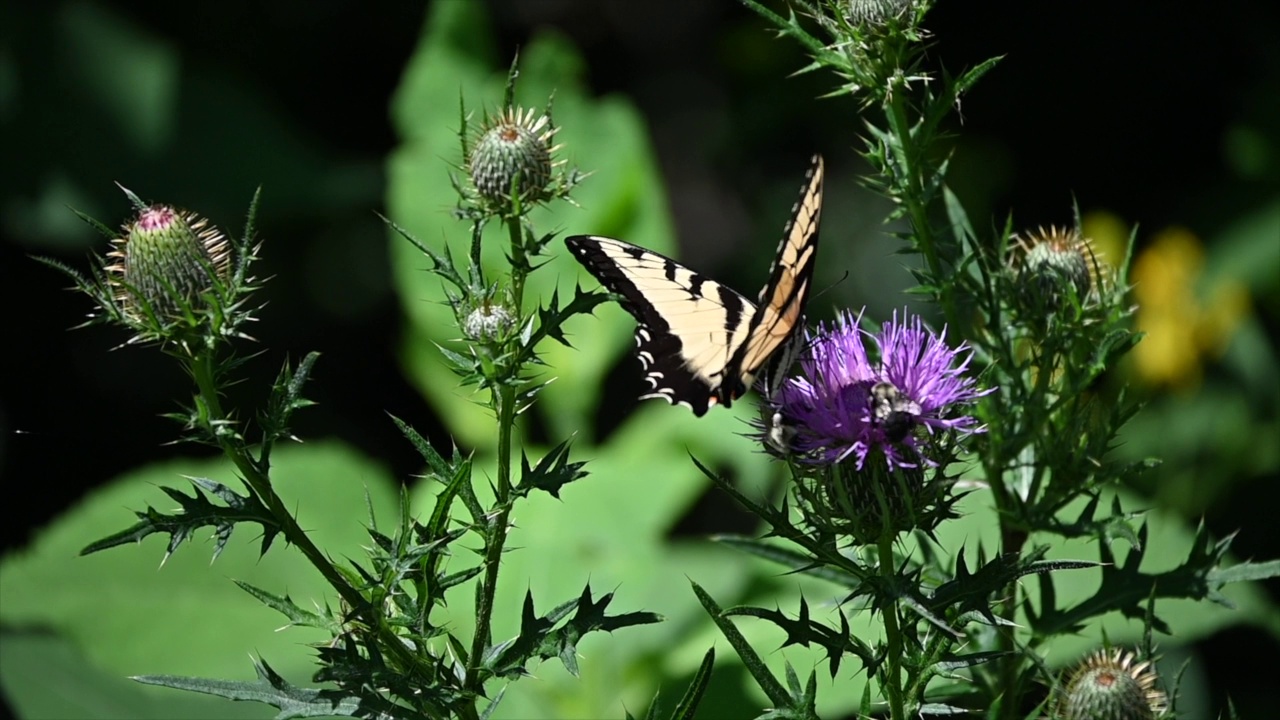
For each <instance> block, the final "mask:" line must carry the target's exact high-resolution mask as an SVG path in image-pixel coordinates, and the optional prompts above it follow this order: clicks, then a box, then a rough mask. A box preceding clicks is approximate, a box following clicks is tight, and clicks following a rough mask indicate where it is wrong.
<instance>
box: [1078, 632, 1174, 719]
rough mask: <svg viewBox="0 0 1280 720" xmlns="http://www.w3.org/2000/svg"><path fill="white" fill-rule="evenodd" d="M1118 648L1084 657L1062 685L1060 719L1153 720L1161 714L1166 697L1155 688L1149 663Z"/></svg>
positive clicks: (1154, 676) (1153, 675) (1154, 679)
mask: <svg viewBox="0 0 1280 720" xmlns="http://www.w3.org/2000/svg"><path fill="white" fill-rule="evenodd" d="M1135 659H1136V656H1135V655H1134V654H1133V653H1131V652H1124V651H1123V650H1121V649H1120V648H1111V649H1107V650H1099V651H1098V652H1096V653H1094V654H1092V655H1090V656H1089V657H1087V658H1085V660H1084V662H1082V663H1080V665H1079V666H1078V667H1077V668H1076V669H1075V670H1073V671H1072V672H1071V675H1070V676H1069V677H1068V678H1067V679H1066V680H1065V681H1064V682H1063V685H1062V688H1061V690H1060V695H1059V697H1058V703H1057V712H1056V713H1055V717H1056V718H1058V719H1059V720H1154V719H1155V718H1158V717H1160V715H1161V714H1163V713H1164V711H1165V708H1166V702H1165V700H1166V698H1165V694H1164V693H1163V692H1162V691H1160V690H1159V689H1157V688H1156V686H1155V685H1156V674H1155V672H1154V671H1152V669H1151V663H1150V662H1149V661H1143V662H1140V663H1135V662H1134V660H1135Z"/></svg>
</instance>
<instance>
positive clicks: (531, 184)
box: [467, 108, 559, 206]
mask: <svg viewBox="0 0 1280 720" xmlns="http://www.w3.org/2000/svg"><path fill="white" fill-rule="evenodd" d="M534 114H535V113H534V111H533V110H532V109H530V110H528V111H525V112H521V110H520V109H519V108H508V109H507V110H505V111H504V112H503V113H502V114H500V115H499V116H498V117H497V118H496V119H495V120H494V122H493V123H492V124H491V125H488V126H487V127H484V128H482V129H481V132H480V137H479V138H478V139H477V140H476V143H475V146H474V147H473V148H472V149H471V153H470V156H469V157H468V158H467V166H468V169H469V170H470V173H471V182H472V183H473V184H475V187H476V190H477V191H479V193H480V195H481V196H482V197H484V198H485V199H486V200H488V201H489V202H491V203H494V204H496V205H499V206H506V205H507V204H509V203H510V201H511V189H512V185H513V183H514V184H515V185H516V187H517V195H518V196H519V198H520V200H521V201H522V202H525V201H534V200H538V199H540V198H542V197H543V195H544V194H545V192H546V189H547V185H548V184H549V183H550V182H551V170H552V168H553V167H554V165H555V163H553V162H552V157H551V156H552V154H554V153H555V151H556V150H558V149H559V146H555V147H552V146H551V144H550V143H551V138H552V136H554V135H555V133H556V130H557V129H558V128H555V127H552V126H551V118H550V117H549V116H547V115H542V116H539V117H537V118H536V119H535V117H534Z"/></svg>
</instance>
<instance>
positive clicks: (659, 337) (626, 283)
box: [565, 235, 755, 415]
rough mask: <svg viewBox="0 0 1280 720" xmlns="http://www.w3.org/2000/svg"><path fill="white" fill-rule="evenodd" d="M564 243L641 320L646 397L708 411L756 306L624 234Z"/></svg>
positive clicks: (640, 352)
mask: <svg viewBox="0 0 1280 720" xmlns="http://www.w3.org/2000/svg"><path fill="white" fill-rule="evenodd" d="M565 243H566V245H568V247H569V250H570V251H571V252H573V254H574V257H576V258H578V260H579V262H581V263H582V264H583V265H584V266H586V268H587V269H588V270H590V271H591V274H592V275H595V277H596V279H598V280H599V281H600V283H601V284H602V285H604V286H605V287H607V288H608V289H609V290H611V291H613V292H615V293H617V294H619V295H621V296H622V297H623V298H624V299H625V302H624V303H623V307H624V308H625V309H626V310H627V312H629V313H631V315H632V316H633V317H634V318H635V319H636V322H637V325H636V345H637V348H636V354H637V355H638V356H639V358H640V362H641V364H642V366H643V367H644V371H645V380H646V381H647V382H648V383H649V385H650V388H651V392H649V393H648V394H646V395H645V396H644V397H661V398H664V399H666V400H667V401H668V402H671V403H680V404H684V405H688V406H689V408H690V409H691V410H693V412H694V414H695V415H702V414H704V413H706V411H707V408H708V407H710V406H711V405H713V404H715V402H716V400H717V392H718V389H719V387H720V385H721V383H722V381H723V378H724V369H725V366H726V365H727V364H728V362H729V358H730V356H731V355H732V350H731V349H732V348H736V347H738V346H739V345H741V344H742V342H743V339H744V338H745V337H746V333H747V326H748V325H749V323H750V322H751V318H752V317H753V316H754V314H755V305H753V304H752V303H751V301H749V300H747V299H746V298H745V297H743V296H742V295H739V294H738V293H736V292H734V291H733V290H732V289H730V288H728V287H726V286H724V285H722V284H720V283H718V282H716V281H714V280H710V279H708V278H706V277H705V276H703V275H699V274H698V273H696V272H694V271H692V270H690V269H688V268H686V267H684V266H683V265H681V264H680V263H677V262H676V261H674V260H672V259H671V258H668V257H666V256H664V255H660V254H658V253H655V252H652V251H650V250H645V249H644V248H641V247H638V246H635V245H632V244H630V243H625V242H622V241H621V240H614V239H612V238H606V237H598V236H591V235H580V236H575V237H570V238H567V239H566V240H565Z"/></svg>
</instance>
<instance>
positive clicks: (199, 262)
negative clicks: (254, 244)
mask: <svg viewBox="0 0 1280 720" xmlns="http://www.w3.org/2000/svg"><path fill="white" fill-rule="evenodd" d="M112 245H113V249H112V250H111V252H109V253H108V257H111V258H114V262H112V263H111V265H109V266H108V267H107V270H108V271H109V272H110V273H111V278H112V284H113V287H114V292H115V299H116V302H117V303H118V304H119V306H120V308H121V309H122V310H123V311H124V313H125V314H126V315H127V316H129V317H132V318H134V319H135V320H138V321H145V320H146V319H147V318H148V317H149V316H154V318H155V319H157V320H160V321H165V320H173V319H177V318H179V317H182V316H183V314H184V312H185V311H186V310H190V309H197V308H199V307H200V306H201V303H202V298H203V297H204V294H205V293H207V292H210V291H212V290H213V289H214V288H215V286H216V285H217V284H218V283H222V282H225V281H226V280H227V278H228V273H229V268H230V258H231V249H230V245H229V243H228V242H227V240H226V238H225V237H223V235H222V233H221V232H219V231H218V229H217V228H216V227H213V226H212V225H210V224H209V223H208V221H206V220H205V219H203V218H201V217H199V216H197V215H194V214H192V213H186V212H181V211H179V210H175V209H174V208H172V207H170V206H167V205H153V206H151V207H148V208H146V209H144V210H142V212H140V213H139V214H138V217H137V218H135V219H134V220H133V221H131V222H129V223H126V224H125V226H124V228H123V233H122V235H121V236H120V237H118V238H116V239H115V240H114V241H112Z"/></svg>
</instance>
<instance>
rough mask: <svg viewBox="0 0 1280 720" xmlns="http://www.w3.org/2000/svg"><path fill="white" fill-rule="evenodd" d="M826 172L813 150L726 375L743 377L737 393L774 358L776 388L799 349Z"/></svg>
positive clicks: (771, 374) (768, 381) (770, 376)
mask: <svg viewBox="0 0 1280 720" xmlns="http://www.w3.org/2000/svg"><path fill="white" fill-rule="evenodd" d="M824 175H825V168H824V165H823V162H822V156H821V155H814V156H813V159H812V161H811V163H810V165H809V171H808V173H806V174H805V179H804V184H803V186H802V187H801V191H800V198H799V199H798V200H796V204H795V205H794V206H793V207H792V208H791V220H790V221H789V222H788V223H787V226H786V228H785V229H784V230H783V232H782V242H781V243H779V244H778V253H777V255H776V256H775V257H774V260H773V266H772V267H771V268H769V281H768V282H767V283H766V284H765V286H764V288H762V289H761V290H760V298H759V302H760V305H759V307H758V308H756V312H755V315H754V316H753V317H752V318H751V320H750V324H749V326H748V327H749V332H748V334H747V340H746V342H745V343H743V345H742V346H741V347H740V348H738V349H737V350H736V352H735V353H734V356H733V357H732V358H731V359H730V362H729V365H728V368H727V370H726V375H728V376H730V377H736V378H737V379H738V381H739V382H740V383H741V385H740V386H739V387H737V388H730V390H732V391H733V392H732V393H731V394H732V396H733V398H732V399H736V398H737V397H739V396H741V395H742V394H743V393H745V392H746V390H747V388H748V387H750V386H751V383H752V382H753V381H754V380H755V378H756V376H757V375H758V374H759V373H760V372H761V370H762V369H763V368H765V366H766V365H768V364H770V361H773V367H772V371H771V372H769V373H768V377H767V378H766V384H767V385H768V386H769V388H768V389H769V390H770V391H772V390H776V387H775V386H776V385H777V384H778V383H780V382H781V378H782V377H783V376H784V375H785V374H786V372H787V370H788V369H789V368H790V366H791V363H792V362H794V360H795V358H796V355H797V354H798V353H799V349H800V340H801V338H800V337H799V336H798V335H797V331H798V330H799V329H800V328H801V327H802V326H803V318H804V308H805V304H806V303H807V302H808V299H809V285H810V282H811V280H812V279H813V268H814V258H815V257H816V256H817V251H818V225H819V221H820V220H821V217H822V182H823V178H824ZM725 404H726V405H728V404H729V402H725Z"/></svg>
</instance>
